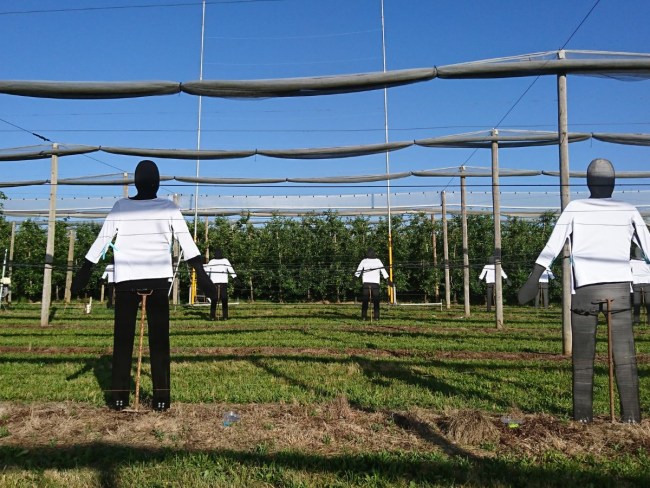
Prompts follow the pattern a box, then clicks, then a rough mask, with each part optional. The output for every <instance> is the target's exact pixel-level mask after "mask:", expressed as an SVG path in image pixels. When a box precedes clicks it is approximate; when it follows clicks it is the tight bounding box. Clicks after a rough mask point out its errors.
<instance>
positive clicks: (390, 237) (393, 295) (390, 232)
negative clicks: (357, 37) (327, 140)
mask: <svg viewBox="0 0 650 488" xmlns="http://www.w3.org/2000/svg"><path fill="white" fill-rule="evenodd" d="M381 53H382V60H383V63H384V73H385V72H386V35H385V29H384V0H381ZM384 140H385V142H386V143H388V89H387V88H384ZM384 154H385V156H386V176H389V177H390V158H389V157H388V151H386V152H385V153H384ZM386 209H387V211H388V274H389V278H390V280H391V281H393V223H392V222H391V220H392V219H391V209H390V178H387V179H386ZM389 290H390V291H389V298H390V303H393V304H394V303H396V302H397V296H396V290H395V285H393V286H392V287H391V288H390V289H389Z"/></svg>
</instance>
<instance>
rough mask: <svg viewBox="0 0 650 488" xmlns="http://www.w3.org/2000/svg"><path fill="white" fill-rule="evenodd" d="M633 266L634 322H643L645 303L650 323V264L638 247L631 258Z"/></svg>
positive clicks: (637, 323)
mask: <svg viewBox="0 0 650 488" xmlns="http://www.w3.org/2000/svg"><path fill="white" fill-rule="evenodd" d="M630 266H631V267H632V305H633V307H634V315H633V320H632V324H633V325H639V324H640V323H641V304H642V303H643V304H644V305H645V309H646V323H647V324H648V325H650V265H649V264H648V263H646V262H645V259H644V258H643V252H642V251H641V249H639V248H638V247H636V248H635V249H634V259H631V260H630Z"/></svg>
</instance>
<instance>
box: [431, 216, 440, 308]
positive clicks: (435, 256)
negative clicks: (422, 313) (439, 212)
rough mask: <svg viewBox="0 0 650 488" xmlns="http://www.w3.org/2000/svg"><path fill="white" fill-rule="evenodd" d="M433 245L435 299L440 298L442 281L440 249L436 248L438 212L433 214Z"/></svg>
mask: <svg viewBox="0 0 650 488" xmlns="http://www.w3.org/2000/svg"><path fill="white" fill-rule="evenodd" d="M431 229H432V230H431V246H432V247H433V272H434V277H435V281H434V284H433V294H434V296H435V301H436V302H437V301H438V300H440V282H439V280H438V276H439V274H438V250H437V249H436V246H437V243H436V214H435V213H432V214H431Z"/></svg>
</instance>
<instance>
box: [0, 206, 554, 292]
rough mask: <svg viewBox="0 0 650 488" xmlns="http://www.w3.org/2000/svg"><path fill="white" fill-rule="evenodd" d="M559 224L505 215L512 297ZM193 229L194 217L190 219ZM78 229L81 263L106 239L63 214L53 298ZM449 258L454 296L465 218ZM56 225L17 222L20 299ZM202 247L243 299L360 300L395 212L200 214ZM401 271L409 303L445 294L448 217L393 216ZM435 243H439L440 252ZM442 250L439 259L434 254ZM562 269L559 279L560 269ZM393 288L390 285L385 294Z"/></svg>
mask: <svg viewBox="0 0 650 488" xmlns="http://www.w3.org/2000/svg"><path fill="white" fill-rule="evenodd" d="M554 222H555V215H554V214H552V213H549V214H545V215H543V216H541V217H539V218H538V219H534V220H529V219H518V218H509V219H507V220H505V221H503V222H502V226H501V229H502V265H503V269H504V270H505V272H506V273H507V274H508V276H509V278H510V281H511V283H510V285H509V286H505V287H504V299H505V301H506V303H515V301H516V292H517V289H518V288H519V286H520V285H521V284H522V283H523V282H524V281H525V279H526V277H527V276H528V274H529V272H530V270H531V269H532V265H533V263H534V261H535V259H536V257H537V255H538V254H539V252H540V251H541V249H542V248H543V246H544V244H545V242H546V240H547V239H548V236H549V235H550V232H551V230H552V228H553V224H554ZM10 227H11V225H10V224H9V223H8V222H6V221H5V220H4V219H3V218H2V216H1V215H0V244H1V245H3V246H4V247H5V248H6V247H8V243H9V237H10V232H11V229H10ZM189 227H190V231H191V232H193V230H194V229H193V223H191V222H190V223H189ZM73 228H74V230H75V231H76V240H75V257H74V261H73V263H72V266H73V269H74V270H76V269H78V267H79V266H80V265H81V264H82V263H83V259H84V255H85V253H86V252H87V250H88V249H89V248H90V246H91V244H92V242H93V241H94V239H95V237H96V236H97V234H98V232H99V229H100V225H99V224H79V225H74V227H72V225H71V224H70V223H68V222H65V221H63V222H61V221H59V222H58V223H57V226H56V239H55V243H56V244H55V253H54V273H53V281H52V286H53V296H54V297H55V298H56V297H57V296H58V297H62V295H63V290H64V286H65V275H66V271H67V268H68V264H67V253H68V242H69V239H68V232H69V230H70V229H73ZM448 229H449V264H450V271H451V290H450V294H451V296H452V301H453V302H462V299H463V249H462V227H461V219H460V217H453V218H451V219H450V220H449V222H448ZM467 229H468V253H469V270H470V300H471V303H474V304H476V303H481V302H482V301H483V300H484V294H485V286H484V283H483V282H480V281H479V280H478V276H479V273H480V271H481V269H482V267H483V265H484V264H485V263H487V261H488V258H489V257H490V256H492V255H493V253H494V249H493V247H494V231H493V229H494V225H493V219H492V216H490V215H470V216H468V219H467ZM46 234H47V229H46V228H45V227H43V226H41V225H39V224H37V223H36V222H34V221H31V220H27V221H24V222H22V223H21V224H20V225H19V226H18V231H17V235H16V243H15V254H14V260H13V273H14V274H13V281H14V283H13V296H14V297H16V298H20V297H22V298H26V299H30V300H36V299H39V298H40V296H41V287H42V281H43V278H42V277H43V263H44V256H45V253H44V249H45V242H46ZM196 235H197V239H196V240H197V245H198V247H199V249H200V250H201V252H202V254H203V256H206V250H207V251H208V256H207V257H208V259H209V258H210V257H212V256H213V255H214V250H215V248H216V247H220V248H221V249H222V250H223V253H224V256H226V257H227V258H228V259H229V260H230V261H231V263H232V264H233V267H234V268H235V271H236V272H237V274H238V277H239V280H238V281H237V283H236V284H235V283H232V282H231V284H230V294H231V296H233V297H234V298H241V299H247V300H273V301H277V302H302V301H328V302H336V303H339V302H346V301H353V300H355V299H358V297H359V293H360V282H359V279H358V278H355V276H354V272H355V270H356V267H357V265H358V264H359V261H360V260H361V259H363V258H364V257H365V255H366V252H367V250H368V248H369V247H372V248H374V249H375V251H376V252H377V256H378V257H379V258H380V259H381V260H382V261H383V263H384V265H385V266H386V268H387V270H389V268H390V264H391V260H390V256H389V236H388V220H387V219H386V218H380V219H376V220H374V219H372V220H371V219H370V218H369V217H363V216H357V217H350V218H347V217H341V216H339V215H338V214H337V213H336V212H328V213H326V214H324V215H315V214H308V215H304V216H303V217H300V218H289V217H282V216H274V217H272V218H270V219H269V220H268V221H266V222H265V223H263V224H260V223H254V222H253V221H252V220H251V218H250V216H249V215H242V216H241V217H240V218H239V219H238V220H236V221H230V220H228V219H226V218H224V217H217V218H214V219H212V220H210V221H208V222H207V233H206V221H205V220H199V222H198V226H197V233H196ZM391 237H392V274H393V281H394V282H395V284H396V286H397V290H398V299H399V301H401V302H431V301H436V302H438V301H440V297H441V296H444V262H443V238H442V237H443V235H442V224H441V222H440V221H439V220H437V221H434V220H433V219H432V218H431V217H430V216H428V215H425V214H415V215H405V216H393V217H392V221H391ZM434 242H435V249H434ZM111 252H112V251H109V252H108V253H107V256H106V258H105V260H104V261H102V262H100V263H98V265H97V266H95V267H94V268H93V274H92V277H91V279H90V281H89V283H88V287H87V288H86V290H85V293H86V294H87V295H91V296H94V297H95V298H98V297H99V294H100V281H99V278H100V276H101V274H102V273H103V271H104V267H105V265H106V264H107V263H108V262H110V260H111ZM434 255H435V259H434ZM189 271H190V270H189V269H188V267H187V266H186V265H184V264H181V266H180V268H179V272H178V278H179V283H180V290H181V299H182V300H185V299H186V297H187V290H188V289H189V282H190V272H189ZM553 272H554V274H555V275H556V277H557V280H556V283H558V284H559V283H560V279H561V269H560V267H559V266H554V268H553ZM550 290H551V300H552V301H553V300H554V301H557V300H558V299H559V297H560V292H561V290H560V286H551V287H550ZM385 293H386V289H385V287H383V288H382V294H385Z"/></svg>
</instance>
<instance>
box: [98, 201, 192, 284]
mask: <svg viewBox="0 0 650 488" xmlns="http://www.w3.org/2000/svg"><path fill="white" fill-rule="evenodd" d="M115 236H117V237H116V238H115V243H114V244H111V241H112V240H113V237H115ZM174 238H176V239H178V242H179V243H180V245H181V248H182V249H183V252H184V255H185V260H186V261H187V260H188V259H191V258H193V257H196V256H198V255H199V254H200V253H199V249H198V248H197V247H196V244H194V240H192V236H191V234H190V232H189V230H188V229H187V223H186V222H185V219H184V218H183V215H181V211H180V209H179V208H178V207H177V206H176V204H175V203H174V202H172V201H171V200H166V199H164V198H154V199H152V200H129V199H128V198H122V199H120V200H118V201H117V202H115V205H113V208H112V209H111V211H110V212H109V214H108V215H107V216H106V220H105V221H104V225H103V226H102V229H101V230H100V231H99V235H98V236H97V239H96V240H95V242H94V243H93V245H92V246H91V247H90V250H89V251H88V254H86V259H87V260H88V261H90V262H93V263H97V261H99V259H100V258H101V257H102V255H103V254H104V253H105V252H106V250H107V249H108V246H109V245H112V246H113V256H114V258H115V282H116V283H120V282H122V281H130V280H141V279H155V278H171V277H172V276H173V269H172V256H171V247H172V241H173V239H174Z"/></svg>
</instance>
